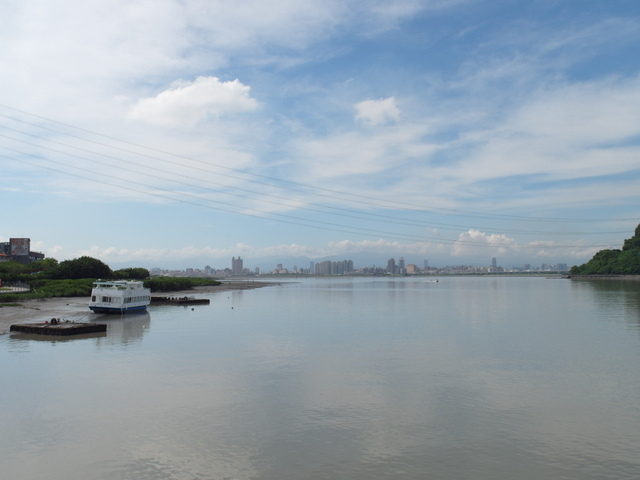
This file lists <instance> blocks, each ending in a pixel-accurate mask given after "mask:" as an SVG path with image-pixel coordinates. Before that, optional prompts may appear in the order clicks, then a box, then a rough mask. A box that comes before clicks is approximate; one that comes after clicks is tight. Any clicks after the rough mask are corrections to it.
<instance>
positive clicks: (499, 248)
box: [451, 230, 516, 257]
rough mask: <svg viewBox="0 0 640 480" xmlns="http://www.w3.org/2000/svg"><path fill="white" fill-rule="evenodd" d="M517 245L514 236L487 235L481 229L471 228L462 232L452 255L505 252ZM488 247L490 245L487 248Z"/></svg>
mask: <svg viewBox="0 0 640 480" xmlns="http://www.w3.org/2000/svg"><path fill="white" fill-rule="evenodd" d="M515 245H516V241H515V239H513V238H510V237H507V236H506V235H501V234H490V235H487V234H486V233H484V232H481V231H479V230H469V231H467V232H464V233H461V234H460V236H459V237H458V240H457V241H456V242H455V243H454V245H453V248H452V249H451V255H453V256H454V257H464V256H471V255H482V254H485V255H486V254H487V252H494V253H492V254H502V255H503V254H505V253H506V252H507V249H509V248H512V247H514V246H515ZM487 247H490V249H489V250H487Z"/></svg>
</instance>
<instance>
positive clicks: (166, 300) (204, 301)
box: [151, 297, 211, 305]
mask: <svg viewBox="0 0 640 480" xmlns="http://www.w3.org/2000/svg"><path fill="white" fill-rule="evenodd" d="M151 303H155V304H169V305H209V303H211V301H210V300H209V299H208V298H193V297H151Z"/></svg>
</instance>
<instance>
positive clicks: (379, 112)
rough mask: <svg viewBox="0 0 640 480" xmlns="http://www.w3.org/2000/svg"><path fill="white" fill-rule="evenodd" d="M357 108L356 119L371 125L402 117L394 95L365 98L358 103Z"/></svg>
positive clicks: (393, 120)
mask: <svg viewBox="0 0 640 480" xmlns="http://www.w3.org/2000/svg"><path fill="white" fill-rule="evenodd" d="M355 109H356V120H358V121H361V122H363V123H366V124H370V125H380V124H383V123H388V122H395V121H398V120H399V119H400V109H399V108H398V107H397V105H396V99H395V98H394V97H389V98H381V99H380V100H364V101H362V102H359V103H356V104H355Z"/></svg>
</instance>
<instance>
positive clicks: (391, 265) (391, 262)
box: [387, 258, 396, 275]
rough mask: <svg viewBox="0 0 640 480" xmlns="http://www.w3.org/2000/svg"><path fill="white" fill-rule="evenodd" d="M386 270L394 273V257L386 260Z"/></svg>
mask: <svg viewBox="0 0 640 480" xmlns="http://www.w3.org/2000/svg"><path fill="white" fill-rule="evenodd" d="M387 272H388V273H391V274H392V275H393V274H394V273H396V260H395V259H394V258H390V259H389V260H388V261H387Z"/></svg>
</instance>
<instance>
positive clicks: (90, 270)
mask: <svg viewBox="0 0 640 480" xmlns="http://www.w3.org/2000/svg"><path fill="white" fill-rule="evenodd" d="M111 277H112V272H111V268H109V266H108V265H107V264H105V263H103V262H101V261H100V260H98V259H96V258H92V257H86V256H85V257H80V258H75V259H73V260H65V261H63V262H60V264H59V265H58V268H56V269H55V270H53V271H52V274H51V278H58V279H61V278H68V279H74V278H111Z"/></svg>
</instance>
